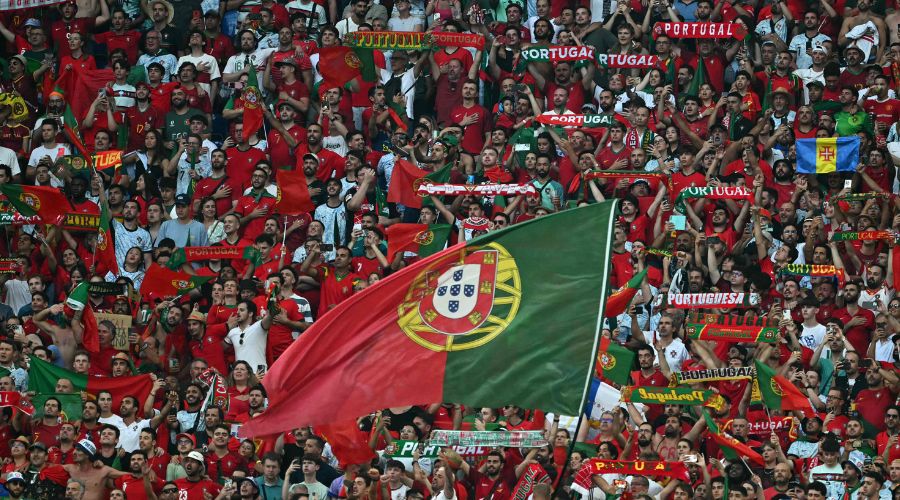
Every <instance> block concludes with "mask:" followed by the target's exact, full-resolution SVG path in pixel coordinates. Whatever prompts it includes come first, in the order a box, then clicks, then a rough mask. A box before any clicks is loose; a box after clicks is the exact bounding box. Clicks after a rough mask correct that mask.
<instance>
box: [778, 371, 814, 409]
mask: <svg viewBox="0 0 900 500" xmlns="http://www.w3.org/2000/svg"><path fill="white" fill-rule="evenodd" d="M773 380H774V381H775V382H776V383H777V384H778V386H779V387H780V388H781V392H782V393H783V394H782V395H781V409H782V410H783V411H788V410H803V411H805V412H807V414H812V413H813V411H814V410H813V408H812V405H810V403H809V398H807V397H806V396H804V395H803V393H802V392H800V389H797V386H795V385H794V384H792V383H791V381H790V380H788V379H786V378H784V377H782V376H781V375H775V378H774V379H773Z"/></svg>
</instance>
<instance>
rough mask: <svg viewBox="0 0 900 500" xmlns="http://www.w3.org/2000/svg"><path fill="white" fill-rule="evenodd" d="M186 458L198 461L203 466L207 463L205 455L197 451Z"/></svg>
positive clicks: (189, 453) (191, 452)
mask: <svg viewBox="0 0 900 500" xmlns="http://www.w3.org/2000/svg"><path fill="white" fill-rule="evenodd" d="M185 458H190V459H192V460H196V461H198V462H200V465H203V464H205V463H206V460H205V459H204V458H203V454H202V453H200V452H199V451H197V450H193V451H190V452H188V454H187V456H186V457H185Z"/></svg>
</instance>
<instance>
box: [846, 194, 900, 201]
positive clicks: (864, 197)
mask: <svg viewBox="0 0 900 500" xmlns="http://www.w3.org/2000/svg"><path fill="white" fill-rule="evenodd" d="M895 196H897V195H896V194H894V193H875V192H872V193H847V194H845V195H844V196H835V197H834V198H832V200H834V201H867V200H891V199H893V198H894V197H895Z"/></svg>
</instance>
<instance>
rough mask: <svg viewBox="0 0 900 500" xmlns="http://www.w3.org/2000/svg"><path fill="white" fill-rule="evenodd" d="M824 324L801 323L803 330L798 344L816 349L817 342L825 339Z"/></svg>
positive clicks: (819, 342)
mask: <svg viewBox="0 0 900 500" xmlns="http://www.w3.org/2000/svg"><path fill="white" fill-rule="evenodd" d="M825 333H826V330H825V325H820V324H816V326H812V327H810V326H806V325H803V332H802V333H801V334H800V339H799V340H800V345H802V346H803V347H806V348H807V349H812V350H816V347H819V344H821V343H822V341H823V340H825Z"/></svg>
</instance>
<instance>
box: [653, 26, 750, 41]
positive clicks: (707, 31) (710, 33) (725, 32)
mask: <svg viewBox="0 0 900 500" xmlns="http://www.w3.org/2000/svg"><path fill="white" fill-rule="evenodd" d="M659 35H666V36H668V37H671V38H734V39H735V40H743V39H744V37H746V36H747V29H746V28H744V26H742V25H740V24H737V23H656V25H655V26H654V27H653V36H654V38H655V37H657V36H659Z"/></svg>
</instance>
